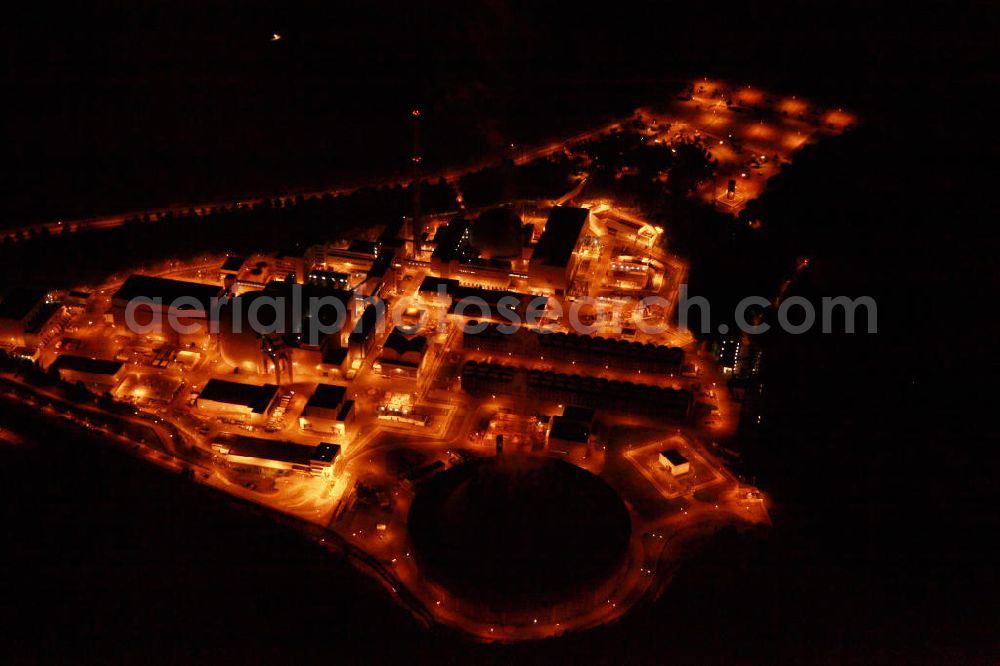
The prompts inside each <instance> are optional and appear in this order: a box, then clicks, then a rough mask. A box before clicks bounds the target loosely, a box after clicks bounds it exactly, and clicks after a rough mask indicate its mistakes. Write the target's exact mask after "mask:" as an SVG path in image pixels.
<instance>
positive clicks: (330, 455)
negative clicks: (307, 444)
mask: <svg viewBox="0 0 1000 666" xmlns="http://www.w3.org/2000/svg"><path fill="white" fill-rule="evenodd" d="M339 455H340V444H331V443H330V442H321V443H320V445H319V446H317V447H316V450H315V451H314V452H313V457H312V459H313V460H319V461H320V462H328V463H332V462H333V461H334V460H336V459H337V456H339Z"/></svg>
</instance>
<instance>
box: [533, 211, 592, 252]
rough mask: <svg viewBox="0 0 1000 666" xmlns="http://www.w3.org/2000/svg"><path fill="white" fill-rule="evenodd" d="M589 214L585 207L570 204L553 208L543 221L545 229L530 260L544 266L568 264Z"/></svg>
mask: <svg viewBox="0 0 1000 666" xmlns="http://www.w3.org/2000/svg"><path fill="white" fill-rule="evenodd" d="M589 214H590V211H589V210H588V209H586V208H572V207H570V206H556V207H555V208H553V209H552V211H551V212H550V213H549V219H548V221H547V222H546V223H545V231H543V232H542V235H541V237H539V239H538V243H537V244H536V245H535V249H534V251H533V252H532V254H531V261H532V262H537V263H541V264H544V265H546V266H565V265H566V264H568V263H569V258H570V257H571V256H572V255H573V248H574V247H576V242H577V240H579V238H580V232H581V231H583V225H584V224H586V222H587V215H589Z"/></svg>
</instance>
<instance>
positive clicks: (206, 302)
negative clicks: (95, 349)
mask: <svg viewBox="0 0 1000 666" xmlns="http://www.w3.org/2000/svg"><path fill="white" fill-rule="evenodd" d="M221 293H222V289H221V288H220V287H219V286H218V285H211V284H203V283H201V282H185V281H183V280H170V279H168V278H161V277H153V276H150V275H130V276H129V277H128V279H127V280H125V282H124V283H123V284H122V286H121V287H119V288H118V291H116V292H115V293H114V294H113V295H112V296H111V314H112V316H113V317H114V322H115V325H116V326H122V327H125V328H126V330H132V329H131V327H130V326H129V322H128V321H127V318H126V309H127V308H128V305H129V303H130V302H132V301H137V302H136V304H135V305H134V306H133V311H132V320H133V323H134V324H136V325H138V327H140V328H141V329H142V330H133V331H132V332H134V333H142V334H145V335H161V336H164V337H167V338H169V339H172V340H178V341H180V340H181V339H182V338H185V339H186V338H189V337H191V336H194V337H198V336H203V335H206V334H207V333H208V325H207V324H208V318H209V315H210V314H211V312H212V305H213V299H214V298H217V297H218V296H219V295H220V294H221ZM151 302H152V303H151ZM171 313H173V314H174V315H175V317H176V318H177V319H178V321H179V323H181V324H183V325H185V327H187V325H189V324H195V330H194V331H193V332H191V333H181V332H180V330H175V327H173V326H171V325H170V321H169V320H168V315H169V314H171ZM156 314H158V315H159V317H160V321H159V323H158V324H157V322H156V320H155V315H156Z"/></svg>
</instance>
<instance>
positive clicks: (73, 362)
mask: <svg viewBox="0 0 1000 666" xmlns="http://www.w3.org/2000/svg"><path fill="white" fill-rule="evenodd" d="M122 365H123V363H122V362H121V361H108V360H104V359H99V358H89V357H87V356H74V355H73V354H62V355H61V356H59V357H57V358H56V360H55V361H53V362H52V365H50V366H49V368H50V369H55V370H71V371H73V372H85V373H87V374H91V375H114V374H115V373H117V372H118V371H119V370H121V369H122Z"/></svg>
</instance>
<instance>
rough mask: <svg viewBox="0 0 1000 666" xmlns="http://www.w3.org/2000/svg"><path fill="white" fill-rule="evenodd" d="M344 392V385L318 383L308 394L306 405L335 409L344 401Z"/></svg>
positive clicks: (345, 392) (345, 391)
mask: <svg viewBox="0 0 1000 666" xmlns="http://www.w3.org/2000/svg"><path fill="white" fill-rule="evenodd" d="M346 394H347V387H346V386H338V385H337V384H320V385H319V386H317V387H316V390H315V391H314V392H313V394H312V395H311V396H309V400H307V401H306V407H307V408H308V407H323V408H326V409H336V408H337V407H340V405H341V403H343V402H344V396H345V395H346Z"/></svg>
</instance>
